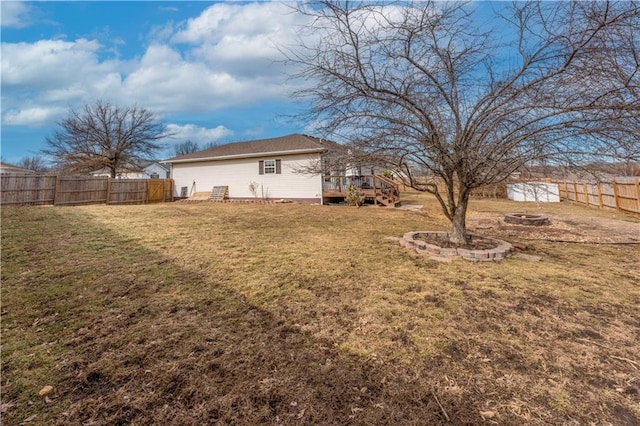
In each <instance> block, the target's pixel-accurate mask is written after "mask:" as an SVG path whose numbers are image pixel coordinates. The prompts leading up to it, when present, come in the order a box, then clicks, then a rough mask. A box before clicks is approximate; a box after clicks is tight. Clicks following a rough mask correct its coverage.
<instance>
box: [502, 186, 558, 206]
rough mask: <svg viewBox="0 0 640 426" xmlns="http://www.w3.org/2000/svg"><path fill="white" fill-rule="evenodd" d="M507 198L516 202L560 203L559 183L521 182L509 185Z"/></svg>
mask: <svg viewBox="0 0 640 426" xmlns="http://www.w3.org/2000/svg"><path fill="white" fill-rule="evenodd" d="M507 198H509V199H510V200H514V201H536V202H542V203H549V202H552V203H557V202H560V191H559V190H558V184H557V183H549V182H521V183H509V184H507Z"/></svg>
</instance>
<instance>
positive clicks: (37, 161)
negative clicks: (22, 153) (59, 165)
mask: <svg viewBox="0 0 640 426" xmlns="http://www.w3.org/2000/svg"><path fill="white" fill-rule="evenodd" d="M17 165H18V166H19V167H22V168H24V169H27V170H33V171H34V172H36V173H43V172H46V171H47V170H48V169H49V167H48V166H47V161H46V160H45V159H44V158H43V157H41V156H39V155H33V156H30V157H22V158H21V159H20V161H18V164H17Z"/></svg>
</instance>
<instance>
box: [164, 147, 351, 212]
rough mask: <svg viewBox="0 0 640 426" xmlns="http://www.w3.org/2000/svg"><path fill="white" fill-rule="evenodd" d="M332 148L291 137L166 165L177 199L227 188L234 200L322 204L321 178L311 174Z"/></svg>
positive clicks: (193, 155) (185, 157)
mask: <svg viewBox="0 0 640 426" xmlns="http://www.w3.org/2000/svg"><path fill="white" fill-rule="evenodd" d="M335 148H339V146H338V145H337V144H335V143H333V142H329V141H326V140H322V139H317V138H313V137H310V136H305V135H300V134H293V135H288V136H283V137H278V138H271V139H260V140H253V141H247V142H236V143H230V144H226V145H221V146H217V147H213V148H209V149H205V150H203V151H198V152H194V153H191V154H185V155H181V156H178V157H174V158H170V159H168V160H165V161H164V162H165V163H169V164H171V178H172V179H173V180H174V182H175V185H174V186H175V188H176V194H175V195H176V196H183V197H184V196H191V195H193V194H194V193H196V192H206V191H209V192H210V191H211V190H212V188H213V187H214V186H226V187H228V193H227V195H228V198H229V199H232V200H252V199H256V198H260V199H267V200H268V199H287V200H292V201H301V202H312V203H320V202H322V175H321V173H320V172H319V171H315V172H314V169H315V168H317V166H318V165H319V164H320V161H321V158H322V156H323V155H324V154H326V153H327V152H329V151H330V150H332V149H335Z"/></svg>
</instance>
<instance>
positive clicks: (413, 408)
mask: <svg viewBox="0 0 640 426" xmlns="http://www.w3.org/2000/svg"><path fill="white" fill-rule="evenodd" d="M47 214H54V215H57V214H59V213H58V212H56V211H50V212H48V213H47ZM65 216H66V217H65V219H64V220H57V221H55V222H54V223H55V225H54V226H53V227H51V225H50V224H49V225H47V226H48V228H47V229H46V231H44V230H43V232H46V233H48V234H49V236H50V238H42V239H33V240H28V239H23V240H20V241H15V242H16V243H17V244H20V245H22V247H23V248H24V250H26V251H27V252H28V253H29V268H31V269H38V268H40V267H44V265H45V264H47V262H49V263H51V261H52V259H53V258H56V259H57V260H56V261H54V262H53V263H54V265H53V266H54V268H55V267H56V265H58V266H60V267H61V268H63V269H64V268H66V269H65V272H64V274H62V275H60V276H58V278H57V279H55V280H52V279H51V273H49V274H40V275H39V276H37V277H32V278H31V281H30V282H29V283H28V284H25V283H21V284H17V283H19V282H20V278H19V277H14V276H9V277H8V279H7V280H6V282H4V283H3V286H4V293H5V295H6V294H8V295H9V297H8V299H9V300H10V301H11V300H16V299H15V294H14V295H13V296H12V295H11V293H12V292H17V291H20V292H23V296H25V299H24V300H30V301H31V305H32V306H29V309H33V310H34V311H33V315H34V316H36V317H37V318H39V321H40V326H41V329H40V331H41V334H40V335H39V339H40V340H41V341H42V342H47V341H52V342H55V345H52V347H53V349H52V350H53V352H54V355H53V360H52V361H51V362H50V363H49V364H46V365H44V366H42V367H43V368H45V369H50V370H54V371H55V372H54V373H53V377H55V379H54V380H55V381H57V382H56V383H52V384H53V385H54V388H55V393H54V394H52V395H51V398H49V399H47V400H40V401H36V403H35V404H34V403H33V402H32V401H30V402H27V401H25V400H24V397H23V396H21V395H22V394H20V393H19V392H18V390H17V389H16V388H15V386H12V385H11V383H12V382H13V383H15V380H16V378H17V377H18V376H19V375H20V374H25V373H26V372H25V371H20V370H19V369H18V368H17V367H16V364H15V363H14V362H12V357H13V355H15V354H11V353H9V354H6V355H8V356H9V361H7V362H4V361H3V370H4V371H3V374H4V376H5V379H4V380H3V382H4V383H3V384H4V386H3V387H4V389H3V400H4V402H11V406H13V407H14V408H16V407H18V408H20V410H15V409H9V410H7V412H6V413H5V415H4V417H5V420H6V421H7V424H14V423H20V422H21V421H22V420H24V418H21V416H23V415H24V413H35V415H36V416H37V421H38V422H44V423H47V424H92V425H107V424H108V425H113V424H118V425H125V424H132V425H134V424H175V425H196V424H197V425H202V424H215V423H220V424H247V425H250V424H251V425H254V424H326V425H331V424H335V425H338V424H340V425H343V424H404V425H407V424H421V425H424V424H441V423H454V424H465V423H476V422H478V421H480V420H481V418H480V417H479V416H478V409H477V404H476V403H475V398H474V395H473V394H471V393H470V392H468V391H466V390H462V389H461V388H456V387H449V386H446V383H445V381H444V379H443V372H445V371H446V361H445V360H444V359H440V360H439V359H433V360H432V361H431V362H429V363H428V364H424V365H422V366H419V367H415V368H408V367H406V366H401V365H395V364H391V363H383V362H379V361H376V360H373V359H362V358H361V357H358V356H354V355H348V354H345V353H342V352H340V351H339V350H338V349H337V348H336V347H335V345H334V343H333V342H331V341H328V340H322V339H318V338H315V337H313V336H311V335H309V334H308V333H306V332H305V331H303V330H302V329H301V327H300V326H298V325H297V324H291V323H290V322H289V321H287V319H284V318H279V317H277V316H276V315H274V314H273V313H271V312H268V311H266V310H264V309H261V308H259V307H257V306H255V305H254V304H252V303H250V302H249V301H248V300H247V299H246V298H245V297H244V296H243V295H241V294H239V293H238V292H236V291H234V290H233V289H232V288H230V287H228V286H226V285H225V277H224V276H221V275H218V276H216V274H211V273H207V274H201V273H197V272H194V271H190V270H188V269H186V268H183V267H181V266H179V265H176V264H175V263H174V262H173V261H172V260H171V259H170V258H168V257H164V256H163V255H162V254H161V253H158V252H155V251H152V250H149V249H146V248H144V247H142V246H141V245H139V244H137V243H136V242H135V241H132V240H130V239H124V238H123V237H122V236H119V235H117V234H115V233H114V232H111V231H110V230H108V229H105V228H104V227H101V226H99V225H98V224H96V223H93V222H91V221H90V220H89V219H88V218H86V217H83V216H81V215H79V214H78V215H75V214H74V215H69V214H65ZM71 217H73V223H68V219H69V218H71ZM35 232H37V230H36V231H35ZM59 240H64V242H65V244H64V253H62V252H60V253H58V252H57V251H56V250H59V246H57V243H58V242H59ZM56 247H58V248H56ZM114 247H115V248H117V249H116V250H114ZM107 254H108V256H107ZM57 255H59V256H63V258H60V257H56V256H57ZM50 267H51V265H49V268H50ZM56 286H63V289H57V290H55V291H53V294H57V295H58V296H57V297H53V298H52V297H45V295H46V294H49V293H47V289H51V290H53V289H54V288H55V287H56ZM13 321H14V323H15V325H16V327H24V328H25V329H27V328H28V327H29V324H28V323H29V321H31V319H29V320H28V321H27V320H21V319H19V318H14V319H13ZM3 352H4V351H3ZM29 403H31V405H29V406H28V407H27V405H28V404H29ZM53 408H56V409H53Z"/></svg>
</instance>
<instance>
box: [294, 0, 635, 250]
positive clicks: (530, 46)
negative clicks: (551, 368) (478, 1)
mask: <svg viewBox="0 0 640 426" xmlns="http://www.w3.org/2000/svg"><path fill="white" fill-rule="evenodd" d="M477 9H478V6H474V7H470V6H469V5H468V4H461V3H450V2H436V1H433V2H421V1H420V2H399V3H397V4H384V5H382V4H380V3H371V2H355V3H352V2H339V1H328V0H327V1H318V2H313V3H308V2H301V3H299V5H298V7H297V10H298V11H299V12H301V13H304V14H306V15H308V16H309V17H310V19H311V20H312V22H313V24H312V25H310V26H309V29H308V32H307V33H304V30H302V31H303V32H302V33H301V37H300V39H299V40H298V42H297V44H296V46H295V47H294V48H291V49H290V50H289V51H288V52H287V57H288V59H289V61H291V62H292V63H294V64H295V65H297V66H298V67H300V68H299V69H301V71H300V72H299V73H298V74H296V75H295V77H297V78H302V79H305V80H307V81H310V82H311V83H310V85H309V87H308V88H307V89H302V90H300V91H299V92H298V93H297V94H298V95H299V96H301V97H304V98H306V99H309V100H310V101H311V108H310V110H309V113H308V117H307V118H308V119H309V120H314V122H316V123H324V126H323V127H322V130H323V131H324V132H326V134H327V135H331V137H333V138H335V139H338V140H339V139H342V140H345V141H346V140H350V141H353V145H354V148H356V149H354V150H353V152H365V153H366V157H367V158H366V160H367V161H378V162H380V163H382V165H383V166H384V167H388V168H392V169H394V170H395V172H396V176H398V177H399V178H402V179H404V180H405V183H406V184H407V185H410V186H411V187H413V188H415V189H418V190H423V191H427V192H430V193H432V194H434V195H435V197H436V199H437V200H438V202H439V203H440V205H441V207H442V211H443V212H444V214H445V216H446V217H447V218H448V219H449V220H450V221H451V224H452V226H451V234H450V239H451V241H452V242H455V243H459V244H460V243H464V242H465V241H466V240H467V232H466V212H467V206H468V201H469V196H470V193H471V191H472V190H473V189H474V188H477V187H479V186H483V185H487V184H491V183H496V182H500V181H503V180H505V179H506V178H507V177H508V176H509V175H510V174H511V173H512V172H513V171H516V170H518V169H519V168H521V167H523V166H524V165H527V164H531V163H534V162H536V161H543V162H546V163H552V164H556V163H560V162H566V161H570V162H572V163H577V162H580V161H583V162H584V161H594V159H596V158H602V156H603V155H606V154H609V155H611V156H613V157H615V156H617V155H627V156H628V155H629V154H630V153H633V152H635V153H637V152H638V149H637V148H638V139H637V136H636V137H635V138H634V139H632V138H626V139H625V137H627V136H630V135H632V132H631V131H629V130H627V129H628V128H629V127H628V126H630V125H637V122H638V117H639V116H640V115H639V113H640V103H639V101H638V97H637V93H638V92H637V91H638V87H639V81H640V80H639V76H638V71H637V69H638V68H637V64H638V57H637V51H638V50H637V47H638V44H637V35H636V34H637V28H640V21H639V10H638V5H637V3H634V2H621V3H608V2H542V3H538V2H515V3H513V4H511V5H503V6H502V7H500V10H499V11H498V12H499V13H498V12H496V16H495V17H494V20H492V21H491V22H492V24H491V25H492V27H489V26H488V24H484V25H481V24H479V23H478V22H479V19H476V18H475V16H474V13H475V12H476V11H477ZM484 19H485V21H486V17H485V18H484ZM633 37H635V38H633ZM603 48H604V49H605V51H604V52H599V49H603ZM634 55H635V56H634ZM595 63H597V72H590V71H589V70H590V69H591V68H592V67H593V66H594V64H595ZM614 65H615V67H614ZM633 123H635V124H633ZM625 144H626V146H625ZM416 170H428V171H429V173H430V174H431V175H433V176H435V177H438V178H439V179H440V180H441V181H442V182H444V185H445V187H446V190H445V191H444V193H441V192H439V191H438V187H437V186H436V185H435V184H432V183H428V182H424V181H421V180H418V179H416V174H415V171H416Z"/></svg>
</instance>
